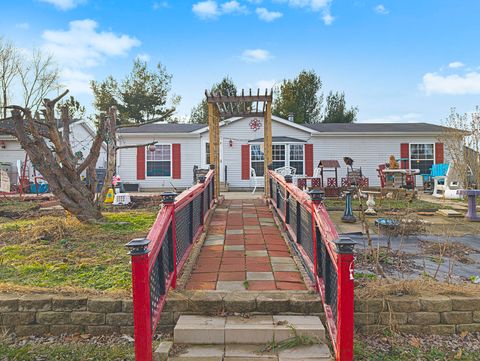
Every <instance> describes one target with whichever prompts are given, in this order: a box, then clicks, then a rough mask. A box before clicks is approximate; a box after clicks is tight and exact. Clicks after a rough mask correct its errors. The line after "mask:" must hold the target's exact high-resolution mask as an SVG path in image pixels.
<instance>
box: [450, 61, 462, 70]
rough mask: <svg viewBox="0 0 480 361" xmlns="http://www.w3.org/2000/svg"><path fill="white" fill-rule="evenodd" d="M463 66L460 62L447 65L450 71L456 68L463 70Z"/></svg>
mask: <svg viewBox="0 0 480 361" xmlns="http://www.w3.org/2000/svg"><path fill="white" fill-rule="evenodd" d="M464 66H465V64H463V63H462V62H461V61H452V62H451V63H450V64H448V67H449V68H451V69H458V68H463V67H464Z"/></svg>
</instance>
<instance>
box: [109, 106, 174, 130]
mask: <svg viewBox="0 0 480 361" xmlns="http://www.w3.org/2000/svg"><path fill="white" fill-rule="evenodd" d="M174 111H175V108H172V109H170V110H167V111H166V112H165V113H164V114H163V115H162V116H161V117H159V118H155V119H152V120H149V121H147V122H145V123H142V124H126V125H118V126H117V127H116V129H123V128H132V127H141V126H142V125H146V124H153V123H157V122H159V121H160V120H163V119H165V118H167V117H169V116H170V115H172V114H173V112H174Z"/></svg>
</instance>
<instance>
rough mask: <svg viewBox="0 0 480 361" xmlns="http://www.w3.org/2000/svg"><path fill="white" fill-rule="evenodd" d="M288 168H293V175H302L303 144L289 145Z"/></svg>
mask: <svg viewBox="0 0 480 361" xmlns="http://www.w3.org/2000/svg"><path fill="white" fill-rule="evenodd" d="M289 158H290V167H293V168H295V169H296V170H297V171H296V172H295V174H303V144H290V157H289Z"/></svg>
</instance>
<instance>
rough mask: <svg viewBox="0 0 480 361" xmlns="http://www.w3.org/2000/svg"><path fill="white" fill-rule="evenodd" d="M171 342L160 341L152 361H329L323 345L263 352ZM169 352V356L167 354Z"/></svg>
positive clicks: (247, 347) (241, 346)
mask: <svg viewBox="0 0 480 361" xmlns="http://www.w3.org/2000/svg"><path fill="white" fill-rule="evenodd" d="M171 348H172V343H171V342H169V341H165V342H162V343H161V344H160V346H159V347H158V349H157V350H156V351H155V353H154V361H331V360H332V357H331V355H330V350H329V349H328V347H327V346H326V345H325V344H316V345H309V346H297V347H294V348H290V349H285V350H280V351H275V352H274V351H270V352H265V351H263V350H262V348H263V346H261V345H248V344H235V345H229V344H227V345H182V347H177V348H176V349H174V350H172V352H171V353H170V350H171ZM169 353H170V355H169Z"/></svg>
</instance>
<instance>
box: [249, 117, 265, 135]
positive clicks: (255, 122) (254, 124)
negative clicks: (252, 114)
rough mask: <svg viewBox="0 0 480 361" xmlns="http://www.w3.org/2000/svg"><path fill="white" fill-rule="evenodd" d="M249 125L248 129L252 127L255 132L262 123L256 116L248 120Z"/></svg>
mask: <svg viewBox="0 0 480 361" xmlns="http://www.w3.org/2000/svg"><path fill="white" fill-rule="evenodd" d="M249 125H250V129H252V130H253V131H255V132H256V131H257V130H259V129H260V128H261V127H262V123H261V122H260V120H258V119H257V118H254V119H252V120H250V124H249Z"/></svg>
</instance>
